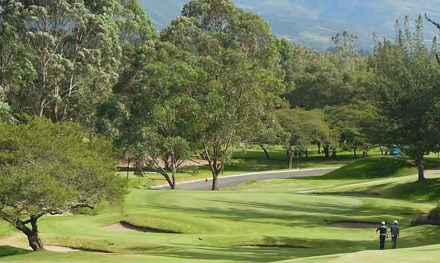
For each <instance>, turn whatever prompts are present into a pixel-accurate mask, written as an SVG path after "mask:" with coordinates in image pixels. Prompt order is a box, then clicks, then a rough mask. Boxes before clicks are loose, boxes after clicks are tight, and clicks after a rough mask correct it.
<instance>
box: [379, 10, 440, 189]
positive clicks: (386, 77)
mask: <svg viewBox="0 0 440 263" xmlns="http://www.w3.org/2000/svg"><path fill="white" fill-rule="evenodd" d="M396 28H397V32H396V41H395V42H391V41H382V42H377V43H376V47H375V52H374V55H373V56H372V58H371V69H372V70H373V71H374V73H376V76H377V79H376V81H375V83H374V84H375V85H374V89H373V93H374V94H373V98H374V102H375V104H376V106H377V108H378V111H379V114H380V115H381V117H382V119H383V121H384V122H385V125H383V126H384V127H385V128H386V130H383V133H384V134H386V138H387V139H388V141H392V142H393V143H395V144H397V145H399V146H402V147H403V150H404V152H405V153H406V154H407V155H409V156H410V157H412V158H413V159H414V160H415V162H416V165H417V167H418V178H419V181H423V180H424V179H425V177H424V165H423V158H424V155H425V153H426V152H427V151H429V150H431V148H432V147H434V146H435V145H437V144H438V143H439V140H440V129H439V124H440V111H439V109H440V104H439V101H440V91H439V89H438V85H439V83H440V79H439V76H440V74H439V65H438V63H437V61H436V57H435V55H436V53H437V47H436V41H435V40H434V44H433V49H432V50H431V51H429V49H428V48H427V47H426V46H425V42H424V34H423V20H422V18H421V17H420V16H419V18H418V19H417V21H416V30H415V32H411V29H410V23H409V19H408V18H406V20H405V25H404V27H403V29H402V28H401V27H400V26H399V25H397V26H396Z"/></svg>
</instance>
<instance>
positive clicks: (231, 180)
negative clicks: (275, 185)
mask: <svg viewBox="0 0 440 263" xmlns="http://www.w3.org/2000/svg"><path fill="white" fill-rule="evenodd" d="M335 169H337V167H334V168H319V169H306V170H289V171H274V172H258V173H248V174H239V175H231V176H220V177H219V178H218V186H219V189H223V188H228V187H232V186H236V185H239V184H243V183H246V182H249V181H252V180H268V179H285V178H295V177H308V176H320V175H323V174H326V173H329V172H331V171H333V170H335ZM211 185H212V178H209V180H208V182H205V180H194V181H188V182H182V183H179V184H177V186H176V189H177V190H186V191H194V190H199V191H203V190H211ZM149 189H153V190H166V189H170V187H169V186H168V185H161V186H155V187H150V188H149Z"/></svg>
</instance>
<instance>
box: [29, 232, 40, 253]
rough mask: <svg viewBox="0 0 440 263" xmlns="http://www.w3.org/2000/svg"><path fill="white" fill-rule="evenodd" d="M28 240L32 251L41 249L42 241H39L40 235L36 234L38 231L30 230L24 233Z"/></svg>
mask: <svg viewBox="0 0 440 263" xmlns="http://www.w3.org/2000/svg"><path fill="white" fill-rule="evenodd" d="M26 236H27V238H28V241H29V246H30V247H31V248H32V250H33V251H38V250H43V249H44V245H43V241H41V238H40V236H39V235H38V232H35V233H34V232H31V233H29V234H27V235H26Z"/></svg>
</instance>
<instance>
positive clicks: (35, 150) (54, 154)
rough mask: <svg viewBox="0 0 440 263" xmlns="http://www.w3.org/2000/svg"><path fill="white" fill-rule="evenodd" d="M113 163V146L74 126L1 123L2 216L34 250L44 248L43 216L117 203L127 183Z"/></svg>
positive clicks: (0, 207) (42, 122) (65, 124)
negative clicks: (41, 225)
mask: <svg viewBox="0 0 440 263" xmlns="http://www.w3.org/2000/svg"><path fill="white" fill-rule="evenodd" d="M114 164H115V161H114V158H113V154H112V148H111V144H110V143H109V142H108V141H106V140H104V139H102V138H99V137H94V136H90V135H88V134H85V133H84V132H83V131H82V128H81V127H80V126H79V125H77V124H74V123H64V124H61V123H60V124H53V123H52V122H51V121H49V120H45V119H35V120H31V121H29V122H28V123H27V124H21V125H13V124H6V123H0V217H1V218H3V219H4V220H6V221H7V222H9V223H10V224H11V225H13V226H14V227H15V228H16V229H18V230H20V231H22V232H23V233H24V234H25V235H26V236H27V238H28V241H29V245H30V247H31V248H32V249H33V250H34V251H36V250H40V249H44V245H43V242H42V241H41V239H40V237H39V230H38V220H39V219H40V218H41V217H42V216H44V215H47V214H52V215H54V214H62V213H63V212H65V211H67V210H69V209H72V208H77V207H87V208H94V207H96V205H98V204H99V203H101V202H102V201H108V202H111V203H115V204H117V203H120V202H121V200H122V197H123V194H124V193H125V185H126V182H125V181H123V180H121V179H120V178H119V177H118V176H116V175H115V170H114Z"/></svg>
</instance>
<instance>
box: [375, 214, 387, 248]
mask: <svg viewBox="0 0 440 263" xmlns="http://www.w3.org/2000/svg"><path fill="white" fill-rule="evenodd" d="M377 232H379V242H380V249H385V239H386V238H387V237H388V228H387V226H386V224H385V222H384V221H382V223H381V224H380V226H379V227H378V228H377V229H376V233H377Z"/></svg>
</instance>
